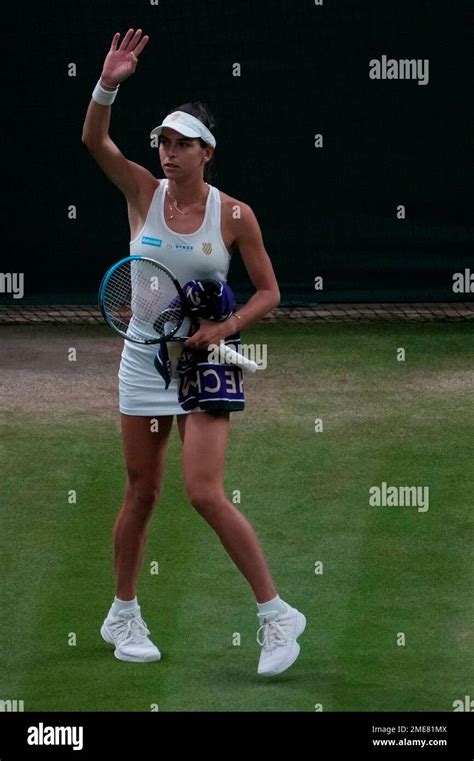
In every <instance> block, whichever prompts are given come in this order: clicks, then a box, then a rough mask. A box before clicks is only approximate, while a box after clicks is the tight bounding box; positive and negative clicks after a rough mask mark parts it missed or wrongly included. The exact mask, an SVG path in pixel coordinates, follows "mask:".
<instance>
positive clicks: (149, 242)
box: [142, 235, 163, 248]
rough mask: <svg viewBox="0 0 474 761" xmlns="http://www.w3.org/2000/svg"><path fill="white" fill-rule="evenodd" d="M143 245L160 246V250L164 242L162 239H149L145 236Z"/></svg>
mask: <svg viewBox="0 0 474 761" xmlns="http://www.w3.org/2000/svg"><path fill="white" fill-rule="evenodd" d="M142 243H143V245H144V246H158V248H160V246H161V244H162V243H163V241H162V240H160V238H149V237H148V236H146V235H143V236H142Z"/></svg>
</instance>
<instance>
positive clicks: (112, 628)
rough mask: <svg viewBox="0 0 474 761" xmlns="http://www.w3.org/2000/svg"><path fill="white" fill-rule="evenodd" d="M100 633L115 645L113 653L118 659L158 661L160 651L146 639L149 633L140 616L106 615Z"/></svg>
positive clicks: (140, 661) (142, 661)
mask: <svg viewBox="0 0 474 761" xmlns="http://www.w3.org/2000/svg"><path fill="white" fill-rule="evenodd" d="M100 633H101V635H102V638H103V639H105V641H106V642H108V643H109V644H110V645H115V652H114V655H115V657H116V658H118V659H119V661H134V662H135V663H149V662H150V661H159V660H160V658H161V653H160V651H159V650H158V648H157V647H156V645H154V644H153V642H152V641H151V640H150V639H148V635H149V634H150V632H149V630H148V628H147V625H146V623H145V622H144V620H143V618H141V616H131V617H125V616H120V615H119V616H112V615H110V614H109V615H108V616H107V618H106V619H105V621H104V623H103V624H102V627H101V630H100Z"/></svg>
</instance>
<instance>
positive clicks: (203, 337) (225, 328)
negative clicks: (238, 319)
mask: <svg viewBox="0 0 474 761" xmlns="http://www.w3.org/2000/svg"><path fill="white" fill-rule="evenodd" d="M230 319H231V318H230V317H229V318H228V319H227V320H223V321H222V322H215V321H214V320H200V323H199V330H197V331H196V333H194V335H193V336H191V338H188V339H187V341H185V342H184V344H183V346H184V347H185V348H186V349H207V348H208V347H209V346H210V345H211V344H217V345H219V343H220V342H221V341H223V340H224V339H225V338H227V336H230V335H232V334H233V333H235V330H233V329H232V326H233V325H234V322H235V320H233V321H232V322H230V323H229V320H230Z"/></svg>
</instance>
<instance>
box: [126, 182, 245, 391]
mask: <svg viewBox="0 0 474 761" xmlns="http://www.w3.org/2000/svg"><path fill="white" fill-rule="evenodd" d="M167 185H168V180H167V179H162V180H161V181H160V184H159V185H158V187H157V189H156V190H155V193H154V194H153V198H152V201H151V204H150V208H149V209H148V213H147V216H146V220H145V224H144V225H143V228H142V229H141V231H140V233H139V234H138V235H137V237H136V238H134V239H133V240H132V241H130V255H131V256H136V255H137V256H147V257H149V258H150V259H156V260H157V261H159V262H161V263H162V264H164V265H165V266H166V267H168V268H169V269H170V270H171V272H172V273H173V275H175V276H176V278H177V279H178V281H179V282H180V283H181V285H184V283H186V281H188V280H193V279H196V278H208V277H209V278H217V279H218V280H227V273H228V271H229V265H230V258H231V257H230V253H229V252H228V250H227V249H226V247H225V243H224V241H223V239H222V234H221V198H220V193H219V191H218V189H217V188H215V187H213V186H212V185H209V193H208V195H207V201H206V212H205V215H204V219H203V222H202V225H201V227H200V228H199V230H196V232H194V233H177V232H174V230H171V229H170V228H169V227H168V225H167V224H166V221H165V218H164V214H163V204H164V202H165V197H166V196H165V194H166V188H167ZM166 200H167V202H168V199H166ZM175 213H176V214H179V212H175ZM169 346H170V347H173V344H170V345H169ZM174 346H175V348H176V350H178V348H179V351H180V350H181V346H180V345H176V344H175V345H174ZM156 348H157V347H156V346H154V345H140V344H136V343H132V342H131V341H127V340H125V341H124V349H123V352H122V360H121V364H120V369H119V378H120V379H121V380H122V381H129V382H134V383H136V384H139V386H140V387H143V388H145V387H147V386H148V387H149V388H150V389H156V388H157V387H158V385H159V383H160V380H161V379H160V376H159V375H158V373H157V371H156V370H155V367H154V365H153V359H154V356H155V354H156Z"/></svg>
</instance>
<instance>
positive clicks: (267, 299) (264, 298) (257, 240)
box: [184, 204, 280, 349]
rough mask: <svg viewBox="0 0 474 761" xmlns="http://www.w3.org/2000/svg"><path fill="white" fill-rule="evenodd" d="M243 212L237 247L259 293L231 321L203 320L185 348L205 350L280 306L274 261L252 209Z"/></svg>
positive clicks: (243, 205)
mask: <svg viewBox="0 0 474 761" xmlns="http://www.w3.org/2000/svg"><path fill="white" fill-rule="evenodd" d="M240 209H241V216H240V218H239V219H236V220H235V225H236V236H235V245H236V246H237V247H238V249H239V251H240V254H241V256H242V259H243V262H244V264H245V267H246V269H247V272H248V275H249V277H250V280H251V281H252V283H253V285H254V286H255V288H256V293H254V294H253V296H252V297H251V298H250V299H249V300H248V301H247V303H246V304H244V306H242V307H241V308H240V309H238V310H237V312H235V313H234V314H233V315H231V316H230V317H228V318H227V320H223V321H222V322H212V320H201V323H200V328H199V330H198V331H197V332H196V333H195V334H194V335H193V336H192V338H189V339H188V340H187V341H186V342H185V344H184V346H186V347H187V348H193V349H196V348H202V347H204V346H207V345H208V344H211V343H216V342H218V341H219V340H222V339H224V338H227V336H230V335H232V334H233V333H237V332H238V331H240V330H242V329H243V328H246V327H248V326H249V325H252V324H253V323H254V322H257V321H258V320H260V319H261V318H262V317H264V316H265V315H266V314H268V312H270V311H271V310H272V309H274V308H275V307H276V306H278V304H279V303H280V289H279V288H278V283H277V280H276V277H275V273H274V271H273V267H272V263H271V261H270V257H269V256H268V254H267V252H266V250H265V246H264V243H263V238H262V232H261V230H260V225H259V224H258V221H257V218H256V216H255V214H254V212H253V210H252V209H251V207H250V206H248V205H247V204H241V205H240ZM236 314H237V315H238V317H236V316H235V315H236ZM239 318H240V319H239Z"/></svg>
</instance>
